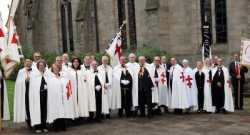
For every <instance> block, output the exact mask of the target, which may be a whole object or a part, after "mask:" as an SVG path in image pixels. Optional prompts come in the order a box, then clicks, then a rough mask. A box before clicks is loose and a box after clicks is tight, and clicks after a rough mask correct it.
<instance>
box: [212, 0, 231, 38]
mask: <svg viewBox="0 0 250 135" xmlns="http://www.w3.org/2000/svg"><path fill="white" fill-rule="evenodd" d="M215 28H216V42H217V43H227V40H228V38H227V7H226V0H215Z"/></svg>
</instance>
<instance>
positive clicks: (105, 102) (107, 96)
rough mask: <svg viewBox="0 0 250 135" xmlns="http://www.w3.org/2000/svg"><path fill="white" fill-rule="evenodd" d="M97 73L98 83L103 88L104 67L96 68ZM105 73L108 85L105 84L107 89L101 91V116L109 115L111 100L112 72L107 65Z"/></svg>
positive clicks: (104, 78)
mask: <svg viewBox="0 0 250 135" xmlns="http://www.w3.org/2000/svg"><path fill="white" fill-rule="evenodd" d="M97 69H98V71H99V72H100V81H101V84H102V85H103V86H104V85H105V84H106V81H105V80H106V77H105V68H104V65H100V66H98V68H97ZM106 70H107V73H108V80H109V83H108V84H106V85H107V86H108V88H107V89H103V91H102V113H103V114H109V113H110V111H109V109H111V103H112V102H111V98H112V77H113V71H112V67H111V66H108V65H107V69H106Z"/></svg>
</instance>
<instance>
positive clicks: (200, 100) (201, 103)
mask: <svg viewBox="0 0 250 135" xmlns="http://www.w3.org/2000/svg"><path fill="white" fill-rule="evenodd" d="M203 106H204V88H198V109H199V110H203Z"/></svg>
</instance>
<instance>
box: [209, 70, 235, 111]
mask: <svg viewBox="0 0 250 135" xmlns="http://www.w3.org/2000/svg"><path fill="white" fill-rule="evenodd" d="M222 70H223V73H224V80H225V85H224V90H225V91H224V92H225V103H224V109H225V110H226V111H228V112H234V101H233V94H232V86H231V84H230V83H229V82H230V76H229V71H228V69H227V68H226V67H225V66H223V67H222ZM216 71H217V68H214V69H213V73H212V74H213V77H214V75H215V73H216Z"/></svg>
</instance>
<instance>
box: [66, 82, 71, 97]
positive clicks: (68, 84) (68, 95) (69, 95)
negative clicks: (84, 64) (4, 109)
mask: <svg viewBox="0 0 250 135" xmlns="http://www.w3.org/2000/svg"><path fill="white" fill-rule="evenodd" d="M66 89H67V100H69V97H71V95H72V85H71V81H69V82H68V83H67V85H66Z"/></svg>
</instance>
